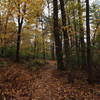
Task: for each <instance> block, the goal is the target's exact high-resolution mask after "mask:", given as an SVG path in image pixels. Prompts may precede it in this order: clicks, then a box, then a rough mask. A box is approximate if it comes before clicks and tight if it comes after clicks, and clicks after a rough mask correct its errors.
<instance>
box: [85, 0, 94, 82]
mask: <svg viewBox="0 0 100 100" xmlns="http://www.w3.org/2000/svg"><path fill="white" fill-rule="evenodd" d="M86 33H87V72H88V82H89V83H92V82H93V74H92V73H93V72H92V64H91V62H92V58H91V42H90V20H89V0H86Z"/></svg>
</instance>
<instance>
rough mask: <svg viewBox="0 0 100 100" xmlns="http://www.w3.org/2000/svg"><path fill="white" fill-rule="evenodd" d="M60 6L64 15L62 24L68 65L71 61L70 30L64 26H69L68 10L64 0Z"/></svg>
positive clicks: (66, 64)
mask: <svg viewBox="0 0 100 100" xmlns="http://www.w3.org/2000/svg"><path fill="white" fill-rule="evenodd" d="M60 7H61V16H62V26H63V35H64V52H65V66H66V67H67V66H68V65H69V62H70V50H69V49H70V48H69V37H68V32H67V30H66V29H64V27H66V26H67V24H66V21H67V20H66V12H65V8H64V0H60Z"/></svg>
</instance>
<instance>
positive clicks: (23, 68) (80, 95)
mask: <svg viewBox="0 0 100 100" xmlns="http://www.w3.org/2000/svg"><path fill="white" fill-rule="evenodd" d="M82 75H83V74H82V73H80V72H79V73H78V72H77V75H76V76H78V78H76V79H75V82H74V83H73V84H69V83H68V81H67V77H68V76H67V73H65V72H59V71H57V69H56V63H55V61H48V63H47V64H46V65H44V66H41V68H40V69H38V70H36V71H33V70H31V69H29V68H28V67H27V65H26V64H21V63H19V64H18V63H13V62H11V63H10V64H9V66H8V67H4V68H0V100H100V84H95V85H89V84H88V83H87V81H85V78H84V77H85V75H83V76H84V77H83V76H82ZM82 77H83V78H82Z"/></svg>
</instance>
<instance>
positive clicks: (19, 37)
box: [16, 24, 22, 61]
mask: <svg viewBox="0 0 100 100" xmlns="http://www.w3.org/2000/svg"><path fill="white" fill-rule="evenodd" d="M21 30H22V24H19V26H18V33H17V47H16V61H19V51H20V42H21Z"/></svg>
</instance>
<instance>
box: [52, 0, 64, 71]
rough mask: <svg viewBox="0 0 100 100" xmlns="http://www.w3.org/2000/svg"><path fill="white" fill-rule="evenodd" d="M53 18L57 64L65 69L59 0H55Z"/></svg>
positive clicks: (60, 68) (61, 68)
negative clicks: (59, 19) (59, 21)
mask: <svg viewBox="0 0 100 100" xmlns="http://www.w3.org/2000/svg"><path fill="white" fill-rule="evenodd" d="M53 19H54V38H55V49H56V60H57V66H58V69H59V70H63V69H64V64H63V53H62V42H61V39H60V33H59V25H58V1H57V0H53Z"/></svg>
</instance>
